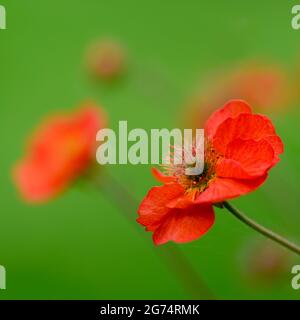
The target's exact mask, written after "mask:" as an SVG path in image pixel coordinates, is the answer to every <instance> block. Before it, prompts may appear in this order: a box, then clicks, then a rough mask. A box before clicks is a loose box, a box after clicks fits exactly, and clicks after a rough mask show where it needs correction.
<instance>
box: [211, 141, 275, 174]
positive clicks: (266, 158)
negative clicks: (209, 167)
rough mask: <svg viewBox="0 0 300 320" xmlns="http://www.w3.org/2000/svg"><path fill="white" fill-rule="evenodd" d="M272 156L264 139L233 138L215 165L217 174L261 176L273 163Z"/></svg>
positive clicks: (272, 152) (269, 146) (272, 153)
mask: <svg viewBox="0 0 300 320" xmlns="http://www.w3.org/2000/svg"><path fill="white" fill-rule="evenodd" d="M274 156H275V154H274V150H273V148H272V146H271V145H270V144H269V143H268V142H267V141H266V140H260V141H254V140H241V139H235V140H233V141H232V142H230V143H229V145H228V146H227V149H226V154H225V159H223V160H222V161H221V163H220V164H219V165H218V166H217V169H216V170H217V175H218V176H219V177H227V178H238V179H248V178H251V177H252V178H253V177H257V176H261V175H264V174H265V173H266V171H267V170H268V169H269V168H270V167H271V166H272V165H273V162H274Z"/></svg>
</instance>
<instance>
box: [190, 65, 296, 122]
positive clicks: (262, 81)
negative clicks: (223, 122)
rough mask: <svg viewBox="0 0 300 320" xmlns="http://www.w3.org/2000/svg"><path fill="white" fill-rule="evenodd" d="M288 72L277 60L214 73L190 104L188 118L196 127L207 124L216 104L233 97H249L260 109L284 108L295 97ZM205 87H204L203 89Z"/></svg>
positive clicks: (264, 111)
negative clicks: (271, 62) (273, 62)
mask: <svg viewBox="0 0 300 320" xmlns="http://www.w3.org/2000/svg"><path fill="white" fill-rule="evenodd" d="M290 86H291V84H290V81H289V77H288V74H287V73H286V72H285V70H284V69H283V68H282V67H280V66H279V65H276V64H266V63H262V62H260V63H259V62H256V63H255V62H252V63H249V62H248V63H247V64H243V65H241V66H239V67H236V68H234V69H233V70H231V71H230V70H229V71H226V70H224V71H223V72H222V73H217V74H215V75H212V76H211V77H210V78H208V79H206V81H205V82H204V83H203V84H202V86H201V90H200V92H199V93H198V94H197V95H196V97H193V98H192V99H191V101H190V102H189V103H188V105H187V107H188V108H189V109H190V112H188V113H187V119H186V121H187V122H188V123H189V124H192V125H193V126H195V127H199V125H201V126H202V125H203V124H204V122H205V120H206V119H207V118H208V116H209V115H210V114H211V113H212V112H213V111H215V109H216V106H218V105H223V104H224V102H226V101H228V100H229V99H230V98H231V97H236V98H237V99H242V100H245V101H247V102H248V103H249V104H250V105H251V106H252V107H253V110H254V111H256V112H263V113H267V114H271V113H275V112H279V111H281V112H283V111H285V110H286V108H287V107H288V106H289V104H290V102H291V101H292V92H291V88H290ZM203 87H204V89H203Z"/></svg>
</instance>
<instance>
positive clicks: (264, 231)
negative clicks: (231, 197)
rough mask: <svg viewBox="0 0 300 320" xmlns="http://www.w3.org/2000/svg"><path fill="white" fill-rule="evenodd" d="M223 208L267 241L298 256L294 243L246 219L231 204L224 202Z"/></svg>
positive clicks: (299, 253) (298, 249)
mask: <svg viewBox="0 0 300 320" xmlns="http://www.w3.org/2000/svg"><path fill="white" fill-rule="evenodd" d="M222 204H223V206H224V208H226V209H227V210H228V211H229V212H231V213H232V214H233V215H234V216H235V217H236V218H238V219H239V220H240V221H242V222H243V223H245V224H246V225H248V226H249V227H250V228H252V229H254V230H255V231H257V232H259V233H261V234H262V235H264V236H266V237H267V238H269V239H272V240H273V241H275V242H277V243H279V244H280V245H282V246H284V247H286V248H287V249H289V250H291V251H293V252H295V253H297V254H298V255H300V246H298V245H296V244H295V243H293V242H291V241H289V240H287V239H286V238H284V237H282V236H280V235H279V234H277V233H275V232H273V231H271V230H269V229H267V228H265V227H263V226H261V225H260V224H258V223H257V222H256V221H254V220H252V219H250V218H248V217H247V216H246V215H245V214H244V213H243V212H241V211H240V210H238V209H237V208H236V207H234V206H233V205H232V204H230V203H229V202H227V201H224V202H223V203H222Z"/></svg>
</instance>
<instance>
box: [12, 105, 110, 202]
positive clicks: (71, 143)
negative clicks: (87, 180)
mask: <svg viewBox="0 0 300 320" xmlns="http://www.w3.org/2000/svg"><path fill="white" fill-rule="evenodd" d="M104 119H105V117H104V115H103V114H102V112H101V111H100V110H99V109H98V108H96V107H95V106H94V105H91V104H88V105H85V106H83V107H82V108H81V109H79V110H77V111H75V112H73V113H70V114H59V115H55V116H53V117H51V118H48V119H46V120H45V121H44V122H43V123H42V125H41V126H40V127H39V128H38V129H37V131H36V132H35V133H34V134H33V136H32V137H31V139H30V141H29V143H28V145H27V148H26V155H25V156H24V157H23V158H22V159H21V160H20V161H19V162H18V163H17V164H16V166H15V167H14V170H13V178H14V181H15V183H16V185H17V187H18V189H19V191H20V193H21V195H22V197H23V198H24V199H25V200H26V201H28V202H43V201H46V200H48V199H50V198H52V197H54V196H56V195H57V194H58V193H60V192H61V191H63V190H64V189H65V188H66V187H67V186H68V185H69V184H70V183H71V182H72V181H73V180H74V179H75V178H77V177H78V176H79V175H80V174H83V172H84V171H86V170H87V169H88V168H89V166H90V165H91V163H92V160H93V159H94V152H95V147H96V145H95V136H96V132H97V131H98V130H99V129H100V128H101V127H103V125H104V122H105V120H104Z"/></svg>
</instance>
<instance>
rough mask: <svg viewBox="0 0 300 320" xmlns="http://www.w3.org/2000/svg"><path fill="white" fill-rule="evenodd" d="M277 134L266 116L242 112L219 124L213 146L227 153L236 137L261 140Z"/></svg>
mask: <svg viewBox="0 0 300 320" xmlns="http://www.w3.org/2000/svg"><path fill="white" fill-rule="evenodd" d="M274 135H276V133H275V129H274V126H273V124H272V122H271V121H270V120H269V119H268V118H267V117H265V116H262V115H258V114H250V113H248V114H247V113H242V114H240V115H239V116H238V117H236V118H234V119H233V118H229V119H227V120H225V121H224V122H223V123H222V124H220V125H219V127H218V129H217V131H216V134H215V136H214V138H213V146H214V147H215V148H216V149H217V151H219V152H220V153H221V154H225V153H226V149H227V146H228V144H229V143H230V142H231V141H233V140H234V139H238V138H240V139H243V140H250V139H252V140H257V141H258V140H261V139H264V138H266V137H268V136H274Z"/></svg>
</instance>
